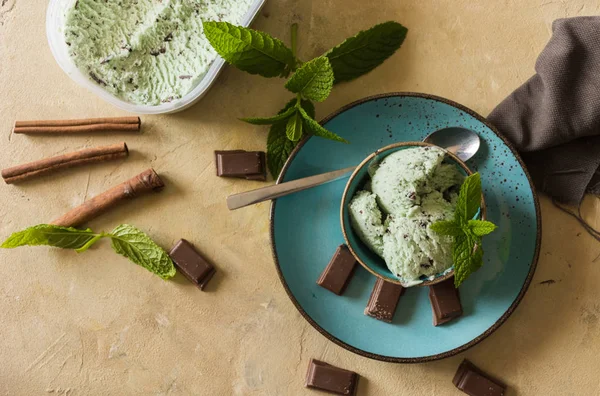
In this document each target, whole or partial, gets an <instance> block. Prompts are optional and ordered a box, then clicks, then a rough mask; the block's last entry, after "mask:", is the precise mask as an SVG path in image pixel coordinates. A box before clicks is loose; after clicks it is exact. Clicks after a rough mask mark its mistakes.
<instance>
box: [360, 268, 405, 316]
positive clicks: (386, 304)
mask: <svg viewBox="0 0 600 396" xmlns="http://www.w3.org/2000/svg"><path fill="white" fill-rule="evenodd" d="M402 294H404V288H403V287H402V285H398V284H395V283H392V282H386V281H384V280H383V279H381V278H377V280H376V281H375V286H374V287H373V291H372V292H371V297H369V302H368V303H367V307H366V308H365V315H368V316H371V317H373V318H375V319H379V320H383V321H384V322H388V323H391V321H392V319H393V318H394V313H395V312H396V307H397V306H398V301H399V300H400V296H401V295H402Z"/></svg>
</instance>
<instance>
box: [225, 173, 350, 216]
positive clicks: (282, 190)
mask: <svg viewBox="0 0 600 396" xmlns="http://www.w3.org/2000/svg"><path fill="white" fill-rule="evenodd" d="M354 169H356V167H355V166H351V167H349V168H344V169H339V170H336V171H333V172H327V173H322V174H320V175H315V176H309V177H304V178H302V179H296V180H292V181H289V182H285V183H280V184H275V185H273V186H269V187H263V188H259V189H256V190H252V191H246V192H243V193H239V194H234V195H230V196H228V197H227V207H228V208H229V210H235V209H239V208H243V207H244V206H248V205H254V204H256V203H259V202H263V201H268V200H270V199H275V198H279V197H283V196H285V195H288V194H293V193H295V192H298V191H302V190H306V189H307V188H311V187H315V186H319V185H321V184H325V183H329V182H332V181H334V180H338V179H341V178H342V177H344V176H346V175H347V174H348V173H350V172H352V171H354Z"/></svg>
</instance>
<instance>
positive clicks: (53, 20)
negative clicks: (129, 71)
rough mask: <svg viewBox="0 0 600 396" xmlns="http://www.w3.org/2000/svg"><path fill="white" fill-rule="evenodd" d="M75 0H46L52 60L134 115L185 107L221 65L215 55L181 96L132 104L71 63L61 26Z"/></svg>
mask: <svg viewBox="0 0 600 396" xmlns="http://www.w3.org/2000/svg"><path fill="white" fill-rule="evenodd" d="M75 1H76V0H50V4H49V5H48V11H47V13H46V35H47V36H48V44H50V50H51V51H52V55H54V59H56V62H57V63H58V65H59V66H60V67H61V69H63V70H64V72H65V73H67V75H68V76H69V77H71V78H72V79H73V81H75V82H76V83H77V84H79V85H81V86H82V87H85V88H87V89H89V90H90V91H92V92H93V93H95V94H96V95H98V96H100V97H101V98H102V99H104V100H106V101H107V102H109V103H111V104H113V105H115V106H117V107H119V108H121V109H123V110H126V111H129V112H131V113H136V114H168V113H175V112H178V111H181V110H183V109H186V108H188V107H190V106H191V105H193V104H194V103H196V102H197V101H198V100H200V98H201V97H202V96H204V94H206V92H207V91H208V89H209V88H210V87H211V86H212V84H213V83H214V82H215V80H216V79H217V76H218V75H219V73H220V72H221V69H222V68H223V65H224V64H225V61H224V60H223V58H221V57H217V59H215V61H214V62H213V63H212V65H211V66H210V68H209V69H208V71H207V72H206V75H205V76H204V78H202V79H201V80H200V81H199V82H198V84H197V85H196V86H195V87H194V88H193V89H192V90H191V91H190V92H188V93H187V94H186V95H185V96H183V97H182V98H181V99H177V100H174V101H172V102H169V103H163V104H160V105H158V106H148V105H136V104H132V103H129V102H126V101H124V100H122V99H119V98H117V97H116V96H114V95H112V94H110V93H109V92H107V91H105V90H104V89H102V88H101V87H100V86H98V85H97V84H95V83H94V82H92V81H91V80H90V79H89V78H88V77H87V76H86V75H85V74H83V73H82V72H81V71H80V70H79V69H78V68H77V66H75V63H73V61H72V60H71V57H69V54H68V52H67V44H66V42H65V38H64V32H63V26H64V22H65V17H66V14H67V11H68V10H69V9H70V8H71V7H72V6H73V5H74V4H75ZM265 1H266V0H255V1H254V3H253V4H252V6H251V7H250V9H249V10H248V12H247V13H246V16H245V17H244V19H243V21H242V25H243V26H246V27H247V26H250V24H251V23H252V21H253V20H254V18H255V17H256V15H257V14H258V12H259V11H260V9H261V8H262V6H263V5H264V4H265Z"/></svg>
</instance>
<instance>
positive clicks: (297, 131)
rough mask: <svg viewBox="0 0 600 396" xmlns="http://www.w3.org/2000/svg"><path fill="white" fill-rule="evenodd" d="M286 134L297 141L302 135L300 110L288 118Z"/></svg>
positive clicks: (293, 140)
mask: <svg viewBox="0 0 600 396" xmlns="http://www.w3.org/2000/svg"><path fill="white" fill-rule="evenodd" d="M285 134H286V135H287V138H288V139H290V140H291V141H292V142H297V141H298V140H300V138H301V137H302V116H300V114H299V113H298V112H296V114H294V115H293V116H292V117H290V119H289V120H288V122H287V125H286V127H285Z"/></svg>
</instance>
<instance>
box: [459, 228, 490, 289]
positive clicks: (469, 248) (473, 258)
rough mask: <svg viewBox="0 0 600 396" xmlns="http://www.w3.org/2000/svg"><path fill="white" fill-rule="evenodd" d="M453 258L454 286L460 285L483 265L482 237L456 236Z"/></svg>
mask: <svg viewBox="0 0 600 396" xmlns="http://www.w3.org/2000/svg"><path fill="white" fill-rule="evenodd" d="M452 260H453V262H454V286H455V287H458V286H460V284H461V283H462V282H464V281H465V279H467V278H468V277H469V275H471V274H472V273H473V272H475V271H477V270H478V269H479V268H480V267H481V266H482V265H483V249H482V248H481V239H477V238H473V237H471V236H469V235H465V234H463V235H459V236H457V237H454V245H453V247H452Z"/></svg>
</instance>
